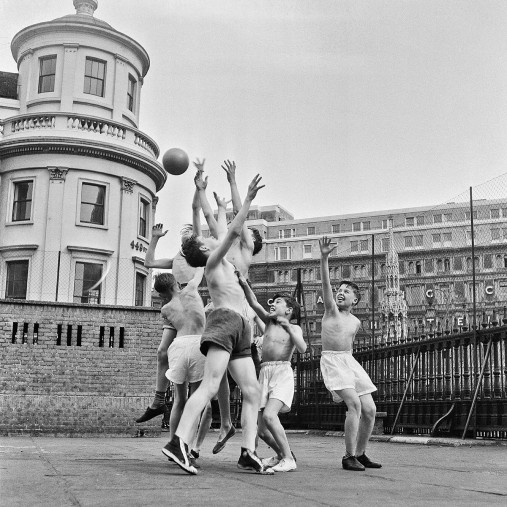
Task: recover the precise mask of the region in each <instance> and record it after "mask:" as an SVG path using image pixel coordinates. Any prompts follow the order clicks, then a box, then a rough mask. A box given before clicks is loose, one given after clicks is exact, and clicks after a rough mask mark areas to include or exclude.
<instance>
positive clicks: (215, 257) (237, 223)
mask: <svg viewBox="0 0 507 507" xmlns="http://www.w3.org/2000/svg"><path fill="white" fill-rule="evenodd" d="M260 181H261V177H260V176H259V175H258V174H257V175H256V176H255V178H254V179H253V180H252V181H251V183H250V185H249V186H248V192H247V195H246V198H245V202H244V203H243V206H241V209H240V210H239V212H238V214H237V215H236V217H235V218H234V220H233V221H232V223H231V225H230V226H229V229H228V231H227V234H226V236H225V238H224V239H223V240H222V242H221V243H220V245H219V246H218V247H217V249H216V250H214V251H213V252H212V253H211V255H210V256H209V257H208V262H207V263H206V269H210V268H214V267H216V266H217V265H218V264H219V263H220V262H221V261H222V259H223V258H224V257H225V256H226V254H227V252H228V251H229V249H230V248H231V246H232V244H233V243H234V241H235V240H236V239H237V238H238V237H239V235H240V234H241V228H242V227H243V224H244V223H245V220H246V217H247V215H248V210H249V209H250V204H251V203H252V201H253V200H254V199H255V196H256V195H257V192H258V191H259V190H260V189H261V188H263V187H264V185H259V183H260Z"/></svg>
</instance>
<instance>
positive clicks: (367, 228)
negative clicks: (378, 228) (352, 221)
mask: <svg viewBox="0 0 507 507" xmlns="http://www.w3.org/2000/svg"><path fill="white" fill-rule="evenodd" d="M370 229H371V226H370V222H369V221H368V222H363V231H369V230H370Z"/></svg>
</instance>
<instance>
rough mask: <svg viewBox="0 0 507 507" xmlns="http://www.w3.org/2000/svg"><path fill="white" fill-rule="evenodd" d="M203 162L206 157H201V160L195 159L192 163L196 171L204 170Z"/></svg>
mask: <svg viewBox="0 0 507 507" xmlns="http://www.w3.org/2000/svg"><path fill="white" fill-rule="evenodd" d="M204 162H206V159H205V158H203V159H202V160H199V159H198V158H196V159H195V161H194V165H195V167H196V169H197V172H201V173H202V172H203V171H204Z"/></svg>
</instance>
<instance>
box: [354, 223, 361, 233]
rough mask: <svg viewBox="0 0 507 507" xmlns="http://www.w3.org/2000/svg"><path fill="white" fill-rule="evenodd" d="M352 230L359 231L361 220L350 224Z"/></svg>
mask: <svg viewBox="0 0 507 507" xmlns="http://www.w3.org/2000/svg"><path fill="white" fill-rule="evenodd" d="M352 230H353V231H354V232H357V231H360V230H361V222H354V223H353V224H352Z"/></svg>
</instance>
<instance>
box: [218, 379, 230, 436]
mask: <svg viewBox="0 0 507 507" xmlns="http://www.w3.org/2000/svg"><path fill="white" fill-rule="evenodd" d="M217 397H218V406H219V407H220V433H219V434H218V440H223V439H224V438H225V436H226V435H227V433H229V430H230V429H231V426H232V421H231V391H230V388H229V381H228V380H227V372H225V373H224V376H223V377H222V381H221V382H220V387H219V389H218V396H217Z"/></svg>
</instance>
